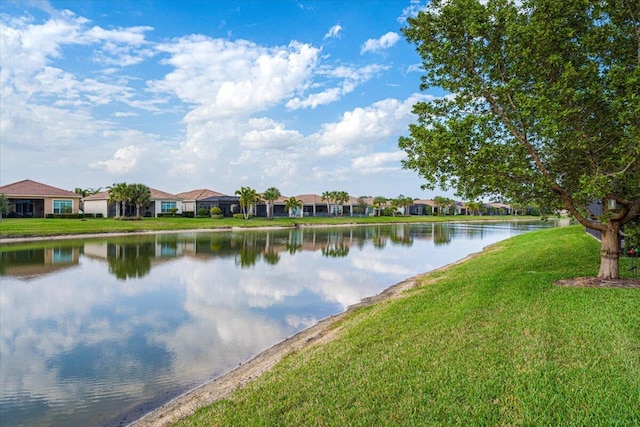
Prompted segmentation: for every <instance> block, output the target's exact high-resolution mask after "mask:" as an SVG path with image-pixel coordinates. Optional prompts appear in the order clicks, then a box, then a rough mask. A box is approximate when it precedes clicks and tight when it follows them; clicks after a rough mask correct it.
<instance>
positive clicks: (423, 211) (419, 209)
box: [409, 199, 438, 215]
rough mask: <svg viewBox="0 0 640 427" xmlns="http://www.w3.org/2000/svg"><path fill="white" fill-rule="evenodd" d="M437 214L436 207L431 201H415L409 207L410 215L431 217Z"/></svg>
mask: <svg viewBox="0 0 640 427" xmlns="http://www.w3.org/2000/svg"><path fill="white" fill-rule="evenodd" d="M437 212H438V207H437V206H436V203H435V202H434V201H433V200H428V199H423V200H420V199H416V200H414V201H413V204H412V205H411V206H409V214H410V215H431V214H436V213H437Z"/></svg>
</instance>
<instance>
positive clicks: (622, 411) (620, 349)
mask: <svg viewBox="0 0 640 427" xmlns="http://www.w3.org/2000/svg"><path fill="white" fill-rule="evenodd" d="M598 262H599V259H598V243H597V242H596V241H595V240H593V239H592V238H590V237H588V236H587V235H586V234H585V233H584V231H583V228H582V227H578V226H574V227H564V228H555V229H549V230H544V231H538V232H532V233H527V234H524V235H521V236H517V237H515V238H512V239H510V240H507V241H505V242H502V243H499V244H497V245H495V246H493V247H491V248H490V249H489V250H487V251H486V252H485V253H484V254H483V255H481V256H479V257H476V258H474V259H471V260H469V261H467V262H465V263H462V264H459V265H455V266H452V267H450V268H449V269H447V270H444V271H439V272H434V273H432V274H430V275H428V276H425V278H424V282H425V283H426V284H425V286H423V287H420V288H417V289H414V290H412V291H409V292H408V293H407V296H406V297H405V298H401V299H397V300H392V301H386V302H383V303H380V304H377V305H374V306H371V307H368V308H364V309H360V310H356V311H354V312H353V314H352V315H350V316H349V317H348V318H347V320H345V321H343V322H341V324H339V325H337V326H336V327H338V328H339V333H338V338H337V339H335V340H333V341H331V342H329V343H328V344H323V345H315V346H311V347H308V348H306V349H305V350H302V351H300V352H298V353H296V354H293V355H290V356H288V357H287V358H285V359H284V360H283V361H282V362H281V363H279V364H278V365H277V366H276V367H275V368H274V369H273V370H272V371H270V372H269V373H267V374H265V375H263V376H262V377H261V378H259V379H258V380H256V381H254V382H253V383H251V384H250V385H249V386H248V387H247V388H246V389H243V390H240V391H238V392H236V393H235V394H234V395H233V396H232V398H230V399H228V400H223V401H220V402H217V403H215V404H214V405H212V406H210V407H207V408H204V409H202V410H200V411H199V412H197V413H196V414H195V415H194V416H192V417H191V418H189V419H187V420H185V421H184V422H182V423H180V424H179V425H181V426H211V425H219V426H284V425H286V426H299V425H314V426H417V425H428V426H455V425H459V426H469V425H471V426H485V425H516V426H521V425H529V426H587V425H588V426H638V425H640V290H638V289H595V288H567V287H558V286H555V285H553V281H554V280H556V279H561V278H569V277H579V276H588V275H595V274H596V273H597V267H598ZM626 262H628V260H625V262H624V263H623V265H622V267H621V272H622V273H624V274H626V275H628V274H629V272H628V271H627V270H628V268H627V267H628V265H627V264H626Z"/></svg>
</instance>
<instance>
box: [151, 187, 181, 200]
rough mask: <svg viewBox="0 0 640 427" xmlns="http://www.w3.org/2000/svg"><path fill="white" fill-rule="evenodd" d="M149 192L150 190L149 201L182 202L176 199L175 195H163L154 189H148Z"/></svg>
mask: <svg viewBox="0 0 640 427" xmlns="http://www.w3.org/2000/svg"><path fill="white" fill-rule="evenodd" d="M149 190H151V200H160V199H162V200H182V197H178V196H176V195H175V194H171V193H165V192H164V191H160V190H156V189H155V188H150V189H149Z"/></svg>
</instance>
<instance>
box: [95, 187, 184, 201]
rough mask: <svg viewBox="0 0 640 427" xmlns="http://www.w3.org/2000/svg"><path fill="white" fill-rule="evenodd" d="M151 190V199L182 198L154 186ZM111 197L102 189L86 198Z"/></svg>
mask: <svg viewBox="0 0 640 427" xmlns="http://www.w3.org/2000/svg"><path fill="white" fill-rule="evenodd" d="M149 190H151V200H182V198H181V197H178V196H177V195H175V194H170V193H165V192H164V191H160V190H156V189H154V188H150V189H149ZM107 199H109V192H108V191H102V192H100V193H97V194H94V195H93V196H87V197H85V198H84V200H85V202H86V201H87V200H88V201H91V200H107Z"/></svg>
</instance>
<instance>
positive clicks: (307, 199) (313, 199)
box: [296, 194, 326, 205]
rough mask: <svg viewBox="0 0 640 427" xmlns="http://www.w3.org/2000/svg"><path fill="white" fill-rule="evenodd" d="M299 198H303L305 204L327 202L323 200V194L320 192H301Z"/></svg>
mask: <svg viewBox="0 0 640 427" xmlns="http://www.w3.org/2000/svg"><path fill="white" fill-rule="evenodd" d="M296 199H297V200H301V201H302V203H303V204H305V205H317V204H320V203H326V202H325V201H324V200H322V196H320V195H318V194H299V195H297V196H296Z"/></svg>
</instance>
